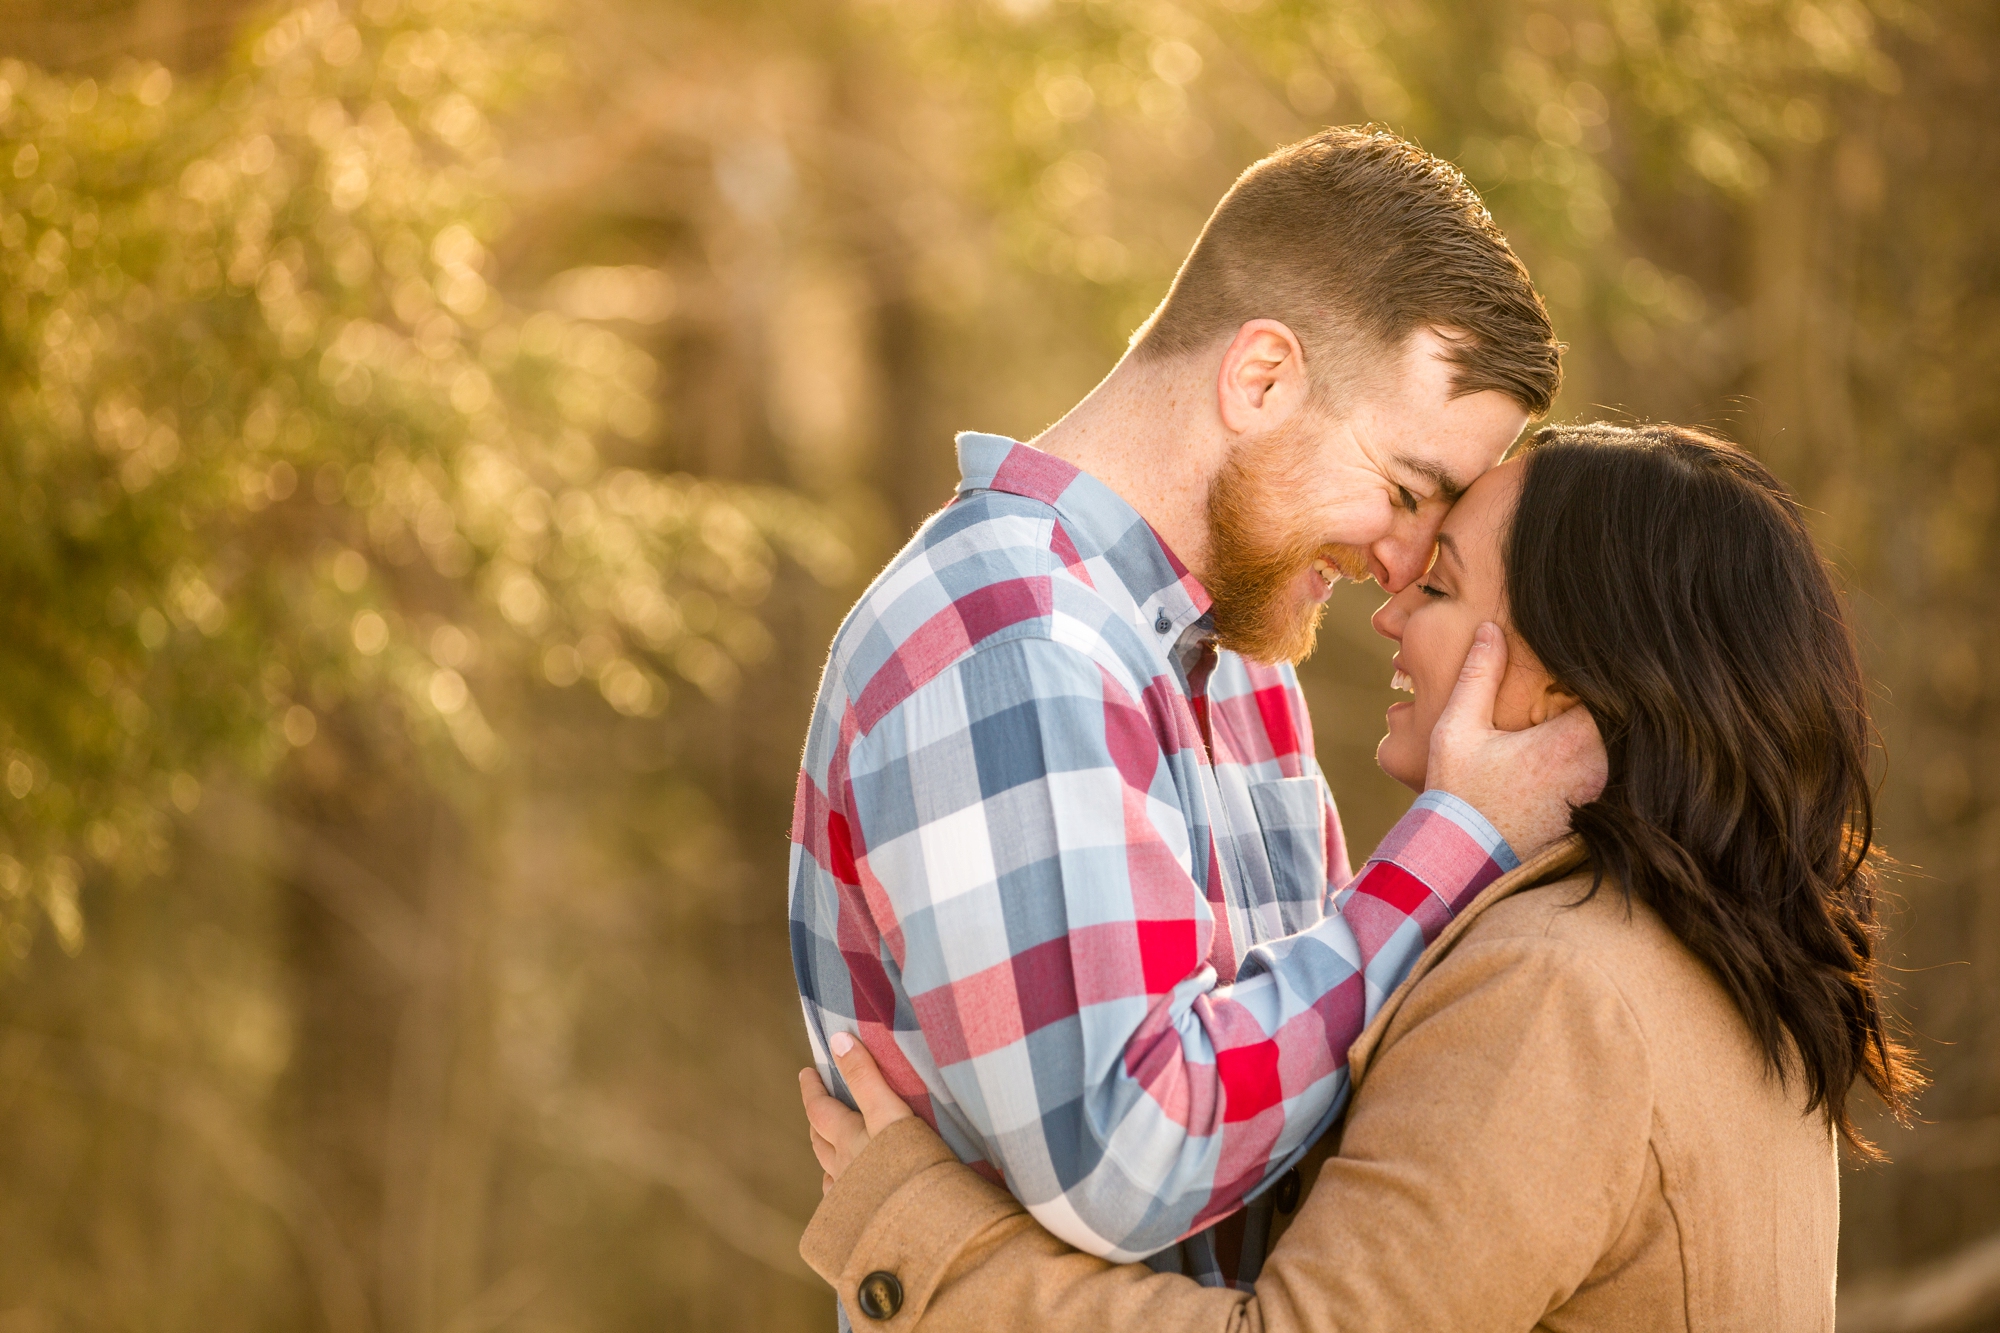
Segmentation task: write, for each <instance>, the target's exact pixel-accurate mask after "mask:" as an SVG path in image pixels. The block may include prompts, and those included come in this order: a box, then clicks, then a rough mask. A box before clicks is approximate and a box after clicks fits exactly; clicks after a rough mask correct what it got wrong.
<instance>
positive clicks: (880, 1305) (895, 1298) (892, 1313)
mask: <svg viewBox="0 0 2000 1333" xmlns="http://www.w3.org/2000/svg"><path fill="white" fill-rule="evenodd" d="M859 1295H860V1297H861V1313H863V1314H865V1315H867V1316H868V1317H869V1318H870V1319H894V1318H895V1317H896V1311H898V1310H900V1309H902V1308H903V1284H902V1283H900V1282H898V1281H897V1280H896V1275H895V1274H894V1273H885V1272H883V1271H882V1270H881V1269H879V1268H878V1269H876V1270H875V1271H874V1272H872V1273H870V1274H869V1275H868V1276H867V1277H864V1278H862V1279H861V1288H860V1292H859Z"/></svg>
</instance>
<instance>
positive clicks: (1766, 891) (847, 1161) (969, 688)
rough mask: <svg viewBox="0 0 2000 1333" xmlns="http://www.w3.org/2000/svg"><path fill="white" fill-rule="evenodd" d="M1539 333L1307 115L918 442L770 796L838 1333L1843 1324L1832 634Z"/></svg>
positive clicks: (1848, 974)
mask: <svg viewBox="0 0 2000 1333" xmlns="http://www.w3.org/2000/svg"><path fill="white" fill-rule="evenodd" d="M1560 355H1561V346H1560V344H1559V343H1557V341H1556V339H1555V335H1554V331H1553V330H1552V329H1551V327H1550V325H1549V321H1548V317H1547V314H1546V311H1545V310H1544V308H1543V305H1542V302H1541V300H1540V298H1539V297H1538V296H1537V295H1536V293H1535V291H1534V288H1533V287H1532V285H1531V283H1530V281H1529V277H1528V274H1527V272H1526V270H1525V269H1524V268H1523V266H1522V265H1521V263H1520V261H1519V260H1518V259H1517V258H1516V257H1515V256H1514V254H1513V252H1512V251H1511V250H1510V249H1509V247H1508V245H1507V242H1506V240H1505V239H1504V237H1502V235H1501V234H1500V232H1499V230H1498V229H1497V228H1496V227H1495V226H1494V224H1493V221H1492V219H1491V218H1490V217H1489V216H1488V214H1487V213H1486V211H1485V209H1484V208H1483V206H1482V205H1481V204H1480V201H1479V199H1478V197H1477V195H1476V194H1475V193H1474V192H1473V191H1472V189H1471V188H1470V187H1469V186H1468V185H1467V184H1466V182H1465V181H1464V179H1463V177H1461V176H1460V174H1459V173H1458V172H1457V171H1456V170H1455V169H1453V168H1452V167H1451V166H1450V165H1449V164H1447V163H1444V162H1442V161H1440V160H1438V159H1436V158H1434V157H1431V156H1429V155H1428V154H1425V153H1423V152H1422V151H1421V150H1419V149H1417V148H1415V147H1414V146H1412V145H1410V144H1408V143H1406V142H1404V141H1402V140H1399V139H1397V138H1395V137H1393V136H1391V135H1387V134H1383V133H1379V132H1370V131H1353V130H1333V131H1328V132H1326V133H1323V134H1320V135H1316V136H1314V137H1313V138H1311V139H1308V140H1305V141H1303V142H1301V143H1298V144H1294V145H1292V146H1290V147H1288V148H1285V149H1283V150H1281V151H1279V152H1278V153H1276V154H1274V155H1273V156H1271V157H1269V158H1267V159H1265V160H1264V161H1262V162H1259V163H1257V164H1256V165H1255V166H1253V167H1251V168H1250V169H1249V171H1247V172H1246V173H1244V175H1243V176H1242V178H1241V179H1239V180H1238V181H1237V183H1236V185H1235V186H1234V187H1233V188H1232V189H1231V190H1230V192H1229V193H1228V194H1227V195H1226V196H1225V197H1224V198H1223V200H1222V202H1221V203H1220V204H1219V205H1218V206H1217V208H1216V211H1215V213H1214V215H1213V216H1212V217H1211V218H1210V220H1209V223H1208V225H1207V227H1206V228H1205V229H1204V231H1203V232H1202V235H1201V238H1200V239H1199V240H1198V241H1197V243H1196V245H1195V247H1194V249H1193V251H1192V253H1190V255H1189V256H1188V258H1187V260H1186V262H1185V263H1184V264H1183V266H1182V268H1181V270H1180V273H1179V275H1178V276H1177V277H1176V279H1175V281H1174V284H1173V287H1172V289H1171V290H1170V291H1169V293H1168V295H1167V297H1166V299H1165V300H1164V301H1163V302H1162V304H1161V305H1160V307H1159V309H1158V310H1157V311H1156V312H1155V313H1154V315H1153V317H1152V318H1151V319H1150V320H1149V321H1148V322H1147V324H1146V325H1145V327H1144V328H1142V329H1141V330H1140V331H1139V333H1138V334H1137V335H1136V336H1135V338H1134V340H1133V343H1132V347H1131V350H1130V352H1129V353H1128V354H1127V355H1126V357H1125V358H1124V359H1123V360H1122V361H1121V362H1120V363H1119V365H1118V366H1117V368H1116V369H1114V370H1113V371H1112V373H1111V374H1110V375H1109V376H1108V377H1107V378H1106V379H1105V380H1104V382H1103V383H1102V384H1100V385H1099V386H1098V387H1097V388H1096V389H1095V390H1094V391H1093V392H1092V393H1091V394H1090V395H1089V397H1087V398H1086V399H1084V401H1083V402H1082V403H1080V404H1078V405H1077V407H1076V408H1074V409H1073V410H1072V411H1071V412H1070V413H1069V414H1068V415H1067V416H1065V417H1064V418H1063V419H1062V420H1061V421H1059V422H1057V423H1056V424H1055V425H1054V426H1051V427H1050V428H1049V429H1048V430H1047V431H1045V432H1044V433H1043V434H1041V435H1040V436H1038V437H1036V438H1035V439H1033V440H1031V441H1028V442H1025V443H1021V442H1016V441H1012V440H1007V439H1002V438H999V437H996V436H989V435H975V434H968V435H963V436H961V437H960V438H959V441H958V451H959V464H960V470H961V472H962V475H963V480H962V481H961V483H960V485H959V490H958V494H957V496H956V498H955V499H954V500H953V501H952V503H951V504H949V505H948V506H946V507H945V508H944V509H943V510H941V511H940V512H939V513H938V514H936V515H935V516H934V517H932V518H931V519H930V520H929V521H928V522H927V523H926V524H925V525H924V526H923V528H922V529H921V530H920V531H919V532H918V534H917V536H916V537H915V539H914V540H913V541H912V542H911V543H910V544H909V545H908V546H907V547H906V548H905V549H904V550H903V551H902V552H901V553H900V554H899V555H898V556H897V557H896V558H895V559H894V560H893V561H892V562H891V563H890V565H889V567H888V568H887V569H886V570H885V571H884V572H883V573H882V575H881V576H880V577H879V578H878V579H877V580H876V581H875V583H874V584H873V586H871V587H870V588H869V590H868V591H867V593H866V594H864V595H863V597H862V599H861V601H860V603H859V605H857V606H856V608H855V609H854V611H853V612H852V613H851V614H850V616H849V617H848V619H847V621H846V623H845V624H844V625H843V627H842V629H841V631H840V634H839V636H838V638H837V639H836V640H835V642H834V645H833V650H832V656H831V659H830V661H829V662H828V665H827V668H826V674H825V678H824V681H823V683H822V685H821V689H820V696H819V701H818V705H817V708H816V711H815V713H814V717H813V723H812V730H811V734H810V736H809V738H808V740H807V744H806V751H805V759H804V766H803V771H802V772H801V774H800V778H799V791H798V801H797V807H796V812H795V816H794V821H793V828H792V839H793V854H792V881H791V921H792V949H793V958H794V963H795V967H796V970H797V978H798V984H799V989H800V993H801V997H802V999H803V1002H804V1009H805V1017H806V1025H807V1029H808V1032H809V1035H810V1038H811V1041H812V1046H813V1050H814V1054H815V1058H816V1061H817V1065H818V1069H817V1070H816V1071H806V1072H805V1073H804V1074H802V1076H801V1086H802V1091H803V1093H804V1096H805V1101H806V1110H807V1115H808V1119H809V1120H810V1122H811V1126H812V1138H813V1147H814V1150H815V1152H816V1154H817V1155H818V1157H819V1160H820V1163H821V1165H822V1166H823V1167H824V1168H825V1171H826V1180H825V1191H826V1192H825V1198H824V1199H823V1201H822V1204H821V1207H820V1209H819V1211H818V1213H817V1214H816V1215H815V1217H814V1219H813V1222H812V1224H811V1226H810V1227H809V1229H808V1230H807V1232H806V1235H805V1238H804V1241H803V1244H802V1250H803V1253H804V1255H805V1257H806V1259H807V1261H808V1262H809V1263H810V1264H811V1265H812V1266H813V1267H814V1268H815V1270H816V1271H818V1272H819V1273H820V1274H821V1275H822V1276H823V1277H825V1278H826V1279H827V1280H828V1281H829V1282H830V1283H831V1284H832V1285H833V1286H834V1288H835V1290H836V1292H837V1293H838V1296H839V1301H840V1307H841V1314H842V1318H843V1321H845V1322H850V1323H851V1324H852V1325H854V1326H855V1327H875V1326H880V1327H884V1328H896V1329H904V1328H918V1329H925V1330H957V1329H1002V1330H1004V1329H1030V1328H1032V1329H1038V1330H1040V1329H1048V1330H1075V1331H1076V1333H1085V1330H1089V1331H1090V1333H1118V1331H1121V1330H1128V1329H1129V1330H1135V1331H1137V1330H1143V1331H1144V1333H1162V1331H1164V1330H1179V1329H1189V1330H1193V1329H1215V1330H1222V1329H1246V1330H1247V1329H1273V1330H1277V1329H1282V1330H1298V1333H1333V1331H1335V1330H1357V1329H1384V1330H1387V1329H1397V1330H1409V1329H1439V1330H1447V1329H1448V1330H1468V1329H1493V1330H1521V1331H1523V1333H1525V1330H1529V1329H1537V1328H1547V1329H1586V1328H1588V1329H1597V1328H1620V1329H1645V1330H1653V1329H1660V1330H1666V1329H1745V1330H1751V1329H1755V1330H1792V1329H1819V1330H1824V1329H1831V1327H1832V1323H1833V1291H1834V1257H1835V1247H1836V1237H1837V1221H1838V1175H1837V1145H1838V1142H1839V1140H1841V1139H1842V1138H1845V1139H1846V1140H1847V1141H1849V1142H1850V1143H1851V1144H1853V1145H1854V1146H1855V1147H1856V1148H1857V1149H1859V1150H1861V1151H1864V1152H1866V1151H1868V1148H1867V1145H1866V1144H1865V1143H1864V1142H1863V1141H1862V1140H1861V1139H1860V1138H1859V1136H1858V1135H1857V1133H1856V1131H1855V1129H1854V1126H1853V1124H1852V1123H1851V1121H1850V1119H1849V1116H1848V1111H1847V1099H1848V1094H1849V1091H1850V1089H1851V1088H1852V1086H1853V1085H1854V1084H1855V1083H1856V1082H1857V1080H1859V1081H1862V1082H1865V1083H1867V1084H1869V1085H1870V1086H1872V1087H1873V1088H1874V1089H1875V1090H1876V1092H1877V1093H1879V1094H1880V1095H1881V1096H1882V1097H1883V1098H1884V1100H1885V1101H1887V1102H1888V1103H1889V1105H1890V1107H1891V1109H1893V1110H1897V1111H1901V1110H1902V1109H1903V1106H1904V1104H1905V1101H1906V1099H1907V1098H1908V1096H1909V1095H1910V1094H1911V1093H1912V1091H1913V1090H1914V1087H1915V1084H1916V1081H1917V1078H1916V1075H1915V1074H1914V1073H1913V1071H1912V1070H1911V1069H1910V1067H1909V1065H1908V1063H1907V1057H1906V1056H1905V1054H1904V1052H1903V1051H1902V1050H1901V1048H1899V1047H1898V1046H1897V1045H1896V1043H1895V1041H1894V1040H1893V1037H1892V1035H1891V1033H1890V1029H1889V1025H1888V1022H1887V1019H1886V1016H1885V1013H1884V1010H1883V1006H1882V1003H1881V1000H1880V997H1879V994H1878V988H1877V982H1876V977H1875V963H1874V959H1873V948H1874V939H1875V931H1876V925H1875V912H1874V900H1873V893H1874V877H1873V870H1872V867H1871V856H1872V854H1873V848H1872V843H1871V832H1872V823H1871V788H1870V785H1869V781H1870V780H1869V773H1868V758H1869V749H1870V744H1871V740H1870V730H1869V723H1868V717H1867V712H1866V689H1865V686H1864V683H1863V681H1862V677H1861V674H1860V670H1859V667H1858V665H1857V662H1856V657H1855V651H1854V646H1853V642H1852V636H1851V634H1850V632H1849V629H1848V627H1847V625H1846V622H1845V611H1844V608H1843V606H1842V603H1841V601H1840V599H1839V597H1838V595H1837V593H1836V591H1835V589H1834V586H1833V583H1832V581H1831V579H1830V577H1829V574H1828V571H1827V569H1826V566H1825V564H1824V562H1823V561H1822V559H1821V557H1820V556H1819V555H1818V553H1817V552H1816V551H1815V549H1814V547H1813V544H1812V541H1811V538H1810V536H1809V535H1808V533H1807V530H1806V528H1805V526H1804V524H1803V523H1802V521H1801V517H1800V511H1799V507H1798V505H1797V503H1796V502H1795V501H1794V499H1793V498H1792V496H1791V495H1790V494H1789V493H1788V492H1787V491H1786V490H1785V489H1784V487H1783V486H1782V485H1781V484H1780V483H1779V482H1778V481H1777V480H1775V479H1774V478H1773V477H1772V476H1771V474H1770V473H1769V472H1767V471H1766V470H1765V469H1764V468H1763V467H1762V466H1761V465H1759V464H1758V463H1757V462H1756V461H1755V460H1753V459H1752V458H1751V457H1750V456H1749V455H1747V454H1745V453H1744V452H1742V451H1741V450H1739V449H1737V448H1735V447H1734V446H1732V445H1730V444H1728V443H1726V442H1724V441H1722V440H1719V439H1717V438H1715V437H1714V436H1712V435H1708V434H1706V433H1703V432H1700V431H1696V430H1690V429H1683V428H1678V427H1673V426H1645V427H1635V428H1627V427H1614V426H1606V425H1585V426H1549V427H1544V428H1541V429H1540V430H1538V431H1536V432H1534V433H1533V434H1532V435H1530V436H1529V437H1528V438H1527V439H1526V440H1525V441H1520V440H1519V437H1520V436H1521V435H1522V433H1523V430H1524V429H1525V427H1526V425H1527V423H1528V421H1529V420H1530V419H1531V418H1532V417H1535V416H1539V415H1541V414H1543V413H1545V412H1546V411H1547V409H1548V407H1549V405H1550V403H1551V401H1552V400H1553V398H1554V396H1555V393H1556V389H1557V386H1558V383H1559V379H1560ZM1517 441H1519V447H1518V448H1517V447H1516V446H1517ZM1510 451H1511V455H1510ZM1341 578H1347V579H1353V580H1362V579H1371V578H1372V579H1373V580H1374V581H1375V582H1377V583H1378V584H1380V585H1381V587H1382V589H1383V590H1384V591H1385V592H1386V593H1388V594H1389V600H1388V601H1387V602H1386V603H1385V604H1384V605H1383V606H1382V608H1381V609H1380V610H1379V611H1378V612H1377V613H1376V615H1375V621H1374V624H1375V628H1376V629H1377V630H1378V631H1379V632H1380V633H1381V634H1382V635H1383V636H1384V637H1385V639H1387V640H1389V641H1390V642H1391V643H1392V644H1393V645H1394V653H1393V658H1392V662H1391V668H1390V669H1391V670H1392V671H1393V673H1394V682H1395V684H1396V685H1397V686H1398V687H1399V688H1401V689H1404V690H1407V691H1409V692H1410V695H1411V697H1410V698H1409V699H1408V700H1405V701H1403V702H1400V703H1398V704H1396V705H1395V706H1394V707H1392V708H1391V709H1390V710H1389V714H1388V734H1387V735H1386V736H1385V737H1384V739H1383V740H1382V743H1381V747H1380V749H1379V751H1378V752H1377V758H1378V761H1379V762H1380V764H1381V766H1382V768H1383V769H1384V771H1385V772H1387V773H1388V774H1389V775H1390V776H1392V777H1394V778H1396V779H1397V780H1399V781H1401V782H1402V783H1404V784H1405V785H1407V786H1408V787H1410V788H1411V790H1412V791H1414V792H1417V793H1419V794H1418V796H1417V798H1416V800H1415V802H1414V804H1413V805H1412V806H1411V809H1410V811H1409V813H1408V814H1407V815H1406V816H1404V818H1403V819H1402V820H1401V821H1400V822H1399V823H1397V824H1396V826H1395V827H1394V828H1393V829H1392V830H1391V831H1390V833H1389V834H1388V836H1387V837H1386V838H1384V839H1383V841H1382V844H1381V845H1380V846H1379V847H1377V848H1375V849H1374V851H1373V852H1372V853H1370V854H1369V855H1368V856H1367V857H1366V859H1365V860H1364V862H1363V864H1362V866H1361V869H1360V871H1359V872H1358V873H1356V872H1354V871H1353V870H1352V868H1351V862H1350V858H1349V852H1348V848H1347V846H1346V844H1345V841H1344V840H1343V838H1342V834H1341V826H1340V819H1339V815H1338V813H1337V811H1336V809H1335V806H1334V803H1333V800H1332V795H1331V793H1330V792H1329V791H1328V790H1327V786H1326V783H1325V780H1324V779H1323V778H1322V776H1321V774H1320V770H1319V767H1318V764H1317V763H1316V761H1315V760H1314V757H1313V748H1312V726H1311V722H1310V719H1309V718H1308V716H1307V713H1306V706H1305V700H1304V697H1303V696H1302V694H1301V693H1300V690H1299V685H1298V680H1297V677H1296V676H1295V674H1294V673H1293V670H1292V666H1291V664H1292V663H1293V662H1296V661H1298V660H1299V659H1301V658H1303V657H1304V656H1305V655H1306V653H1308V652H1309V651H1310V650H1311V648H1312V646H1313V639H1314V633H1315V630H1316V628H1317V626H1318V623H1319V618H1320V614H1321V610H1322V607H1323V604H1324V602H1325V600H1326V598H1327V596H1328V595H1329V592H1330V590H1331V588H1332V586H1333V585H1334V583H1335V581H1336V580H1338V579H1341ZM1379 669H1380V666H1379V664H1378V663H1376V662H1372V661H1371V662H1369V663H1367V664H1365V665H1359V666H1357V667H1356V668H1355V674H1356V675H1357V676H1363V675H1366V674H1367V673H1368V672H1372V671H1375V670H1379ZM828 1089H831V1091H828Z"/></svg>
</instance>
